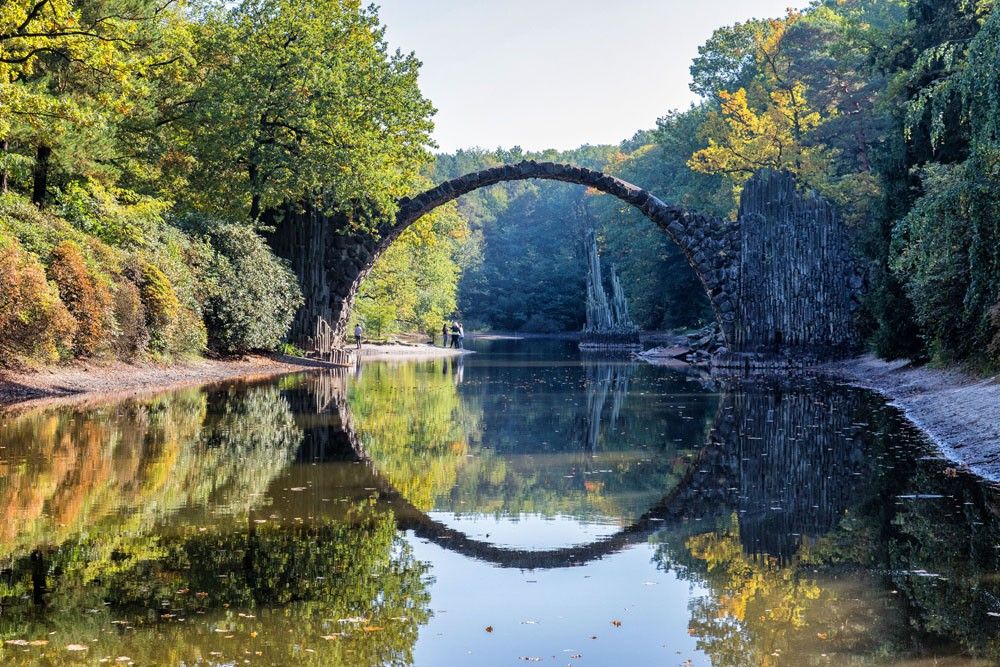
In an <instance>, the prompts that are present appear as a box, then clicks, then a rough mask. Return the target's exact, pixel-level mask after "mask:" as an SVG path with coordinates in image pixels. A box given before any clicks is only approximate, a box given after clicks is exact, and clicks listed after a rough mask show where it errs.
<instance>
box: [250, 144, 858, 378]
mask: <svg viewBox="0 0 1000 667" xmlns="http://www.w3.org/2000/svg"><path fill="white" fill-rule="evenodd" d="M528 179H545V180H553V181H563V182H567V183H575V184H579V185H583V186H585V187H591V188H594V189H596V190H598V191H601V192H605V193H607V194H609V195H612V196H614V197H617V198H618V199H620V200H621V201H623V202H625V203H627V204H630V205H632V206H634V207H636V208H637V209H638V210H639V211H640V212H642V214H643V215H645V216H646V217H647V218H649V219H650V220H652V221H653V222H654V223H655V224H656V225H657V226H658V227H659V228H660V229H662V230H663V231H664V233H666V234H667V235H668V236H669V237H670V239H671V240H672V241H673V242H674V243H675V244H676V245H677V246H678V247H679V248H680V249H681V251H682V252H683V254H684V256H685V258H686V259H687V262H688V264H689V265H690V266H691V268H692V269H693V270H694V272H695V274H696V275H697V276H698V279H699V281H700V282H701V285H702V287H703V288H704V290H705V292H706V294H707V295H708V297H709V300H710V302H711V304H712V308H713V310H714V312H715V317H716V319H717V321H718V322H719V324H720V325H721V328H722V334H723V336H724V338H725V341H726V348H727V351H726V352H725V354H719V355H716V357H715V359H714V360H713V364H714V365H716V366H720V367H721V366H730V367H756V366H761V367H772V366H774V367H781V366H784V365H788V364H791V365H797V364H800V363H803V362H808V361H810V360H816V359H824V358H831V357H836V356H841V355H843V354H848V353H851V352H852V351H853V350H855V349H856V348H857V345H858V340H859V339H858V335H857V330H856V327H855V312H856V311H857V308H858V306H859V304H860V300H861V294H862V288H863V281H862V276H861V273H860V267H859V264H858V263H857V262H856V261H855V260H854V258H853V255H852V252H851V250H850V243H849V240H848V235H847V231H846V229H845V228H844V226H843V224H842V223H841V221H840V219H839V216H838V215H837V213H836V211H835V210H834V208H833V206H832V205H830V204H829V203H828V202H826V201H825V200H823V199H822V198H821V197H819V196H818V195H816V194H815V193H811V192H805V191H802V190H801V189H800V188H799V187H798V186H797V185H796V183H795V179H794V178H793V177H792V176H791V175H790V174H788V173H787V172H772V171H767V170H763V171H761V172H759V173H758V174H756V175H754V177H753V178H751V179H750V181H748V182H747V183H746V185H745V186H744V188H743V193H742V197H741V201H740V210H739V215H738V216H737V217H736V219H735V220H732V221H723V220H718V219H716V218H712V217H710V216H706V215H702V214H699V213H694V212H691V211H687V210H685V209H683V208H681V207H678V206H674V205H671V204H667V203H665V202H663V201H662V200H660V199H659V198H657V197H656V196H654V195H652V194H650V193H649V192H647V191H646V190H643V189H642V188H640V187H638V186H636V185H633V184H631V183H628V182H626V181H623V180H621V179H619V178H616V177H614V176H609V175H608V174H604V173H601V172H599V171H594V170H592V169H587V168H584V167H576V166H572V165H566V164H559V163H554V162H535V161H530V160H529V161H526V162H520V163H518V164H514V165H505V166H500V167H493V168H490V169H484V170H482V171H478V172H475V173H472V174H466V175H465V176H460V177H458V178H455V179H452V180H450V181H446V182H445V183H442V184H440V185H438V186H436V187H434V188H431V189H430V190H427V191H426V192H423V193H421V194H419V195H417V196H415V197H412V198H403V199H401V200H400V201H399V209H398V212H397V215H396V216H395V218H394V219H392V220H387V221H385V222H384V223H383V224H381V225H379V226H378V227H377V229H376V230H375V233H371V232H368V231H360V230H358V229H357V227H356V226H355V225H352V224H351V222H350V220H349V219H347V218H346V217H344V216H339V217H335V218H332V217H331V216H330V215H328V214H327V213H325V212H324V211H322V210H320V209H317V208H310V207H305V208H301V207H298V208H295V209H289V210H285V211H276V212H273V214H271V218H270V220H268V222H269V223H270V224H271V225H272V226H273V227H274V232H273V233H272V236H271V243H272V246H273V247H274V249H275V251H276V252H277V253H278V254H279V255H281V256H283V257H285V258H286V259H288V260H289V261H290V262H291V264H292V268H293V270H294V271H295V273H296V275H297V276H298V278H299V281H300V283H301V284H302V287H303V291H304V293H305V294H304V295H305V301H306V306H305V307H303V308H302V309H300V311H299V313H298V314H297V315H296V318H295V321H294V323H293V327H292V338H293V339H298V338H301V337H303V336H307V335H310V334H311V333H312V331H313V328H314V325H315V322H316V317H317V316H322V317H323V318H324V319H326V320H327V321H328V322H329V323H330V324H331V325H332V326H333V329H334V333H335V334H336V336H337V337H338V338H339V339H340V340H343V338H344V335H345V334H346V330H347V324H348V321H349V319H350V315H351V310H352V309H353V306H354V300H355V298H356V296H357V292H358V288H359V287H360V285H361V283H362V282H363V281H364V279H365V278H366V277H367V276H368V274H369V273H370V272H371V270H372V268H373V267H374V265H375V262H376V261H377V260H378V258H379V257H380V256H381V255H382V253H384V252H385V251H386V249H387V248H388V247H389V246H390V245H391V244H392V243H393V242H394V241H395V240H396V239H397V238H399V236H400V234H402V233H403V231H405V230H406V229H407V228H408V227H409V226H410V225H412V224H413V223H414V222H415V221H416V220H418V219H419V218H420V217H421V216H423V215H425V214H426V213H429V212H430V211H432V210H434V209H435V208H437V207H438V206H441V205H442V204H445V203H447V202H450V201H452V200H454V199H456V198H458V197H460V196H462V195H464V194H466V193H469V192H472V191H473V190H477V189H479V188H482V187H487V186H490V185H495V184H497V183H501V182H504V181H518V180H528Z"/></svg>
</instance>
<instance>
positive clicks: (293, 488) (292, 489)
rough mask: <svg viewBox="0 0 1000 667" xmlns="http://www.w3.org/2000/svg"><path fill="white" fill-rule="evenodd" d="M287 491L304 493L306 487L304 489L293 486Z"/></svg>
mask: <svg viewBox="0 0 1000 667" xmlns="http://www.w3.org/2000/svg"><path fill="white" fill-rule="evenodd" d="M288 490H289V491H305V490H306V487H304V486H293V487H292V488H290V489H288Z"/></svg>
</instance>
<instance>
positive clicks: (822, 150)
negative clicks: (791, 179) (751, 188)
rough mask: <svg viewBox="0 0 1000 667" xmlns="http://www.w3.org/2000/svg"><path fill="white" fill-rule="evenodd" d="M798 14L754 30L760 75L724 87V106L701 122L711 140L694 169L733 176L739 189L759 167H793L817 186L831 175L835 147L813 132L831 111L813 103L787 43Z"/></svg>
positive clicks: (721, 101)
mask: <svg viewBox="0 0 1000 667" xmlns="http://www.w3.org/2000/svg"><path fill="white" fill-rule="evenodd" d="M798 20H799V14H798V13H794V12H792V13H789V15H788V16H787V17H786V18H784V19H781V20H774V21H770V22H769V23H768V24H767V25H766V29H764V28H763V27H762V28H760V29H758V30H756V31H755V32H754V35H753V51H754V62H755V71H756V75H755V76H754V77H753V79H752V80H751V81H750V83H748V85H747V86H744V87H741V88H739V89H737V90H736V91H719V108H718V109H717V110H715V111H713V112H712V113H710V114H709V117H708V119H707V121H706V122H705V124H704V125H703V126H702V128H701V136H702V138H703V139H705V140H706V141H707V144H708V145H707V146H706V147H705V148H703V149H701V150H699V151H697V152H695V153H694V154H693V155H692V156H691V159H690V160H689V161H688V165H689V166H690V167H691V169H693V170H694V171H698V172H702V173H707V174H724V175H726V176H728V177H729V178H730V179H731V180H732V182H733V187H734V191H735V193H736V194H737V195H738V194H739V192H740V190H741V189H742V187H743V183H745V182H746V180H747V179H748V178H750V176H751V175H753V173H754V172H756V171H757V170H759V169H784V170H788V171H790V172H792V173H793V174H795V175H796V176H797V177H799V178H800V179H801V180H802V181H803V182H805V183H808V184H810V185H811V186H813V187H817V188H822V186H823V185H824V184H826V183H827V181H828V180H829V179H828V176H827V174H828V173H829V171H830V166H831V160H832V158H833V156H834V152H833V150H832V149H830V148H829V147H827V146H825V145H823V144H820V143H813V142H810V137H809V135H810V133H811V132H812V131H813V130H815V129H816V128H817V127H819V125H821V124H822V123H823V122H824V121H825V120H826V119H827V117H828V115H829V114H826V115H824V113H821V111H820V110H818V109H815V108H813V107H812V106H811V105H810V103H809V98H808V90H807V87H806V85H805V84H804V83H803V82H802V81H799V80H796V78H795V76H794V72H793V69H792V67H791V65H792V63H791V59H790V58H789V56H788V54H787V53H785V50H784V49H783V46H782V44H783V40H784V39H785V36H786V35H787V33H788V30H789V29H790V28H791V27H792V26H794V25H795V23H796V22H797V21H798Z"/></svg>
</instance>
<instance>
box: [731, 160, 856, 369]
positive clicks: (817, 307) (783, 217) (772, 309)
mask: <svg viewBox="0 0 1000 667" xmlns="http://www.w3.org/2000/svg"><path fill="white" fill-rule="evenodd" d="M739 228H740V251H739V261H738V262H737V266H738V276H737V279H736V289H737V295H736V299H735V301H736V319H735V323H734V327H733V340H732V352H734V353H735V355H728V356H729V358H728V359H720V360H719V361H721V362H722V363H721V364H720V365H749V366H754V365H758V364H759V365H765V366H766V365H768V364H771V363H778V364H779V365H780V364H781V363H782V362H783V361H787V360H790V359H794V360H803V359H821V358H830V357H836V356H840V355H843V354H846V353H848V352H850V351H851V350H853V349H854V348H855V347H856V346H857V343H858V338H857V332H856V330H855V325H854V314H855V311H856V309H857V306H858V301H859V292H860V288H861V280H860V278H859V276H858V273H857V270H856V268H855V264H854V260H853V258H852V255H851V252H850V248H849V245H848V238H847V234H846V231H845V229H844V226H843V223H842V222H841V220H840V218H839V216H838V215H837V213H836V211H835V210H834V208H833V206H832V205H831V204H829V203H828V202H827V201H825V200H824V199H822V198H821V197H819V196H817V195H815V194H811V193H803V192H800V191H799V189H798V188H797V187H796V184H795V180H794V179H793V178H792V176H791V175H790V174H788V173H784V172H772V171H762V172H759V173H758V174H757V175H755V176H754V177H753V178H752V179H751V180H750V181H749V182H748V183H747V185H746V187H745V189H744V191H743V196H742V199H741V201H740V212H739Z"/></svg>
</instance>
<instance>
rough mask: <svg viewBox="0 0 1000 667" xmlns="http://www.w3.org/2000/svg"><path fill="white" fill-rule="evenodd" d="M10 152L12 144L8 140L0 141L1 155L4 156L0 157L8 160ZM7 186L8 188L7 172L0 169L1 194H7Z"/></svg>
mask: <svg viewBox="0 0 1000 667" xmlns="http://www.w3.org/2000/svg"><path fill="white" fill-rule="evenodd" d="M9 150H10V142H9V141H7V140H6V139H4V140H3V141H0V154H2V155H0V157H3V158H6V157H7V151H9ZM7 186H8V183H7V170H6V169H5V168H3V167H0V193H3V192H7Z"/></svg>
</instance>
